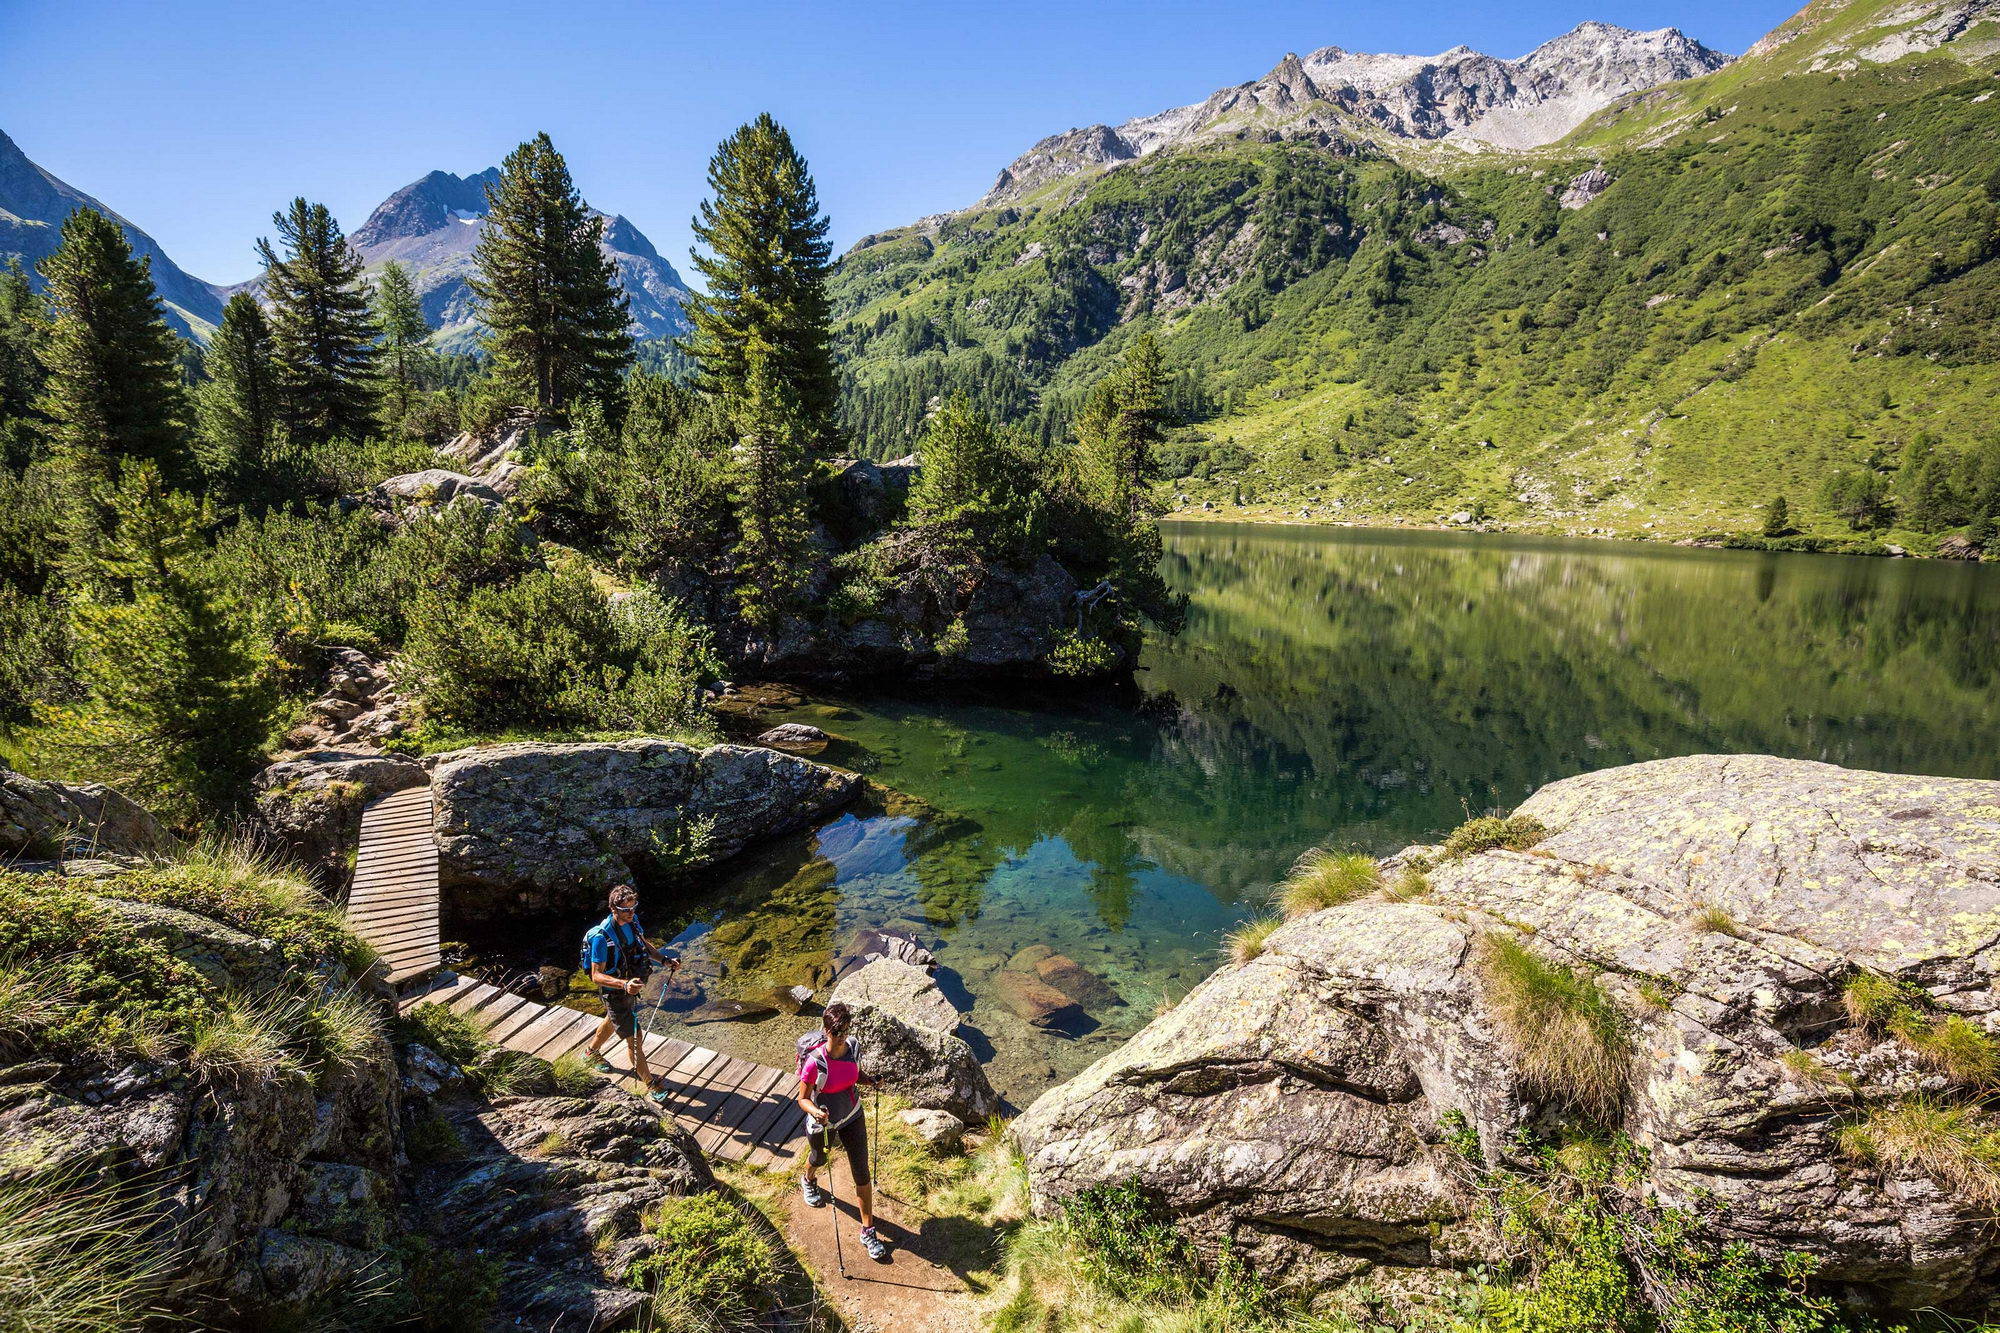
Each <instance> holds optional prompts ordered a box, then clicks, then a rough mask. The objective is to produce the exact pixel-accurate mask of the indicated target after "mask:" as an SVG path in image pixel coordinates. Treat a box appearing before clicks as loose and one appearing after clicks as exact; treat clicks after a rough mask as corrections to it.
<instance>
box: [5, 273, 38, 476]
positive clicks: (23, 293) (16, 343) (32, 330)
mask: <svg viewBox="0 0 2000 1333" xmlns="http://www.w3.org/2000/svg"><path fill="white" fill-rule="evenodd" d="M47 327H48V306H47V304H46V303H45V302H44V301H43V300H42V298H41V296H40V294H39V293H37V292H36V291H35V289H34V288H33V287H32V286H30V285H29V283H28V273H27V270H26V269H24V268H22V267H21V261H20V260H19V259H9V260H8V261H7V266H6V267H5V268H0V467H10V468H21V467H25V466H26V465H27V463H28V462H29V460H31V459H32V458H33V457H34V456H35V455H36V454H37V453H38V452H39V451H40V449H41V430H40V421H41V415H40V413H38V412H36V411H35V406H34V404H35V400H36V399H37V398H39V397H41V393H42V363H41V359H40V358H39V357H37V356H36V355H35V348H36V346H37V345H38V344H39V343H40V342H41V340H42V336H43V334H44V333H45V332H46V331H47Z"/></svg>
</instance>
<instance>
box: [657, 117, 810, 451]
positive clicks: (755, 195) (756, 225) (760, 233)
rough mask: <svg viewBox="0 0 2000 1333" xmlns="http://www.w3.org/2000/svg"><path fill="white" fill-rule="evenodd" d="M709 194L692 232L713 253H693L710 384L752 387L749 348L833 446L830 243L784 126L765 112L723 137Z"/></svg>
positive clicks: (735, 390) (698, 345)
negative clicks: (702, 290) (701, 283)
mask: <svg viewBox="0 0 2000 1333" xmlns="http://www.w3.org/2000/svg"><path fill="white" fill-rule="evenodd" d="M708 184H709V189H710V190H711V191H712V192H713V196H714V197H713V198H711V199H707V200H704V201H703V202H702V205H701V214H700V216H699V217H698V218H696V219H695V222H694V234H695V236H696V238H697V239H699V240H700V241H701V243H702V244H703V245H705V246H707V247H708V249H709V250H710V252H711V253H709V254H707V255H701V254H697V255H695V257H694V265H695V268H696V269H698V270H699V271H700V273H701V275H702V277H703V278H705V279H706V280H707V283H708V295H707V296H706V297H704V298H702V299H700V300H698V301H696V302H695V303H693V304H692V305H691V306H690V307H689V309H688V316H689V318H690V319H692V320H693V321H694V327H695V336H694V340H693V342H692V344H691V347H690V350H691V351H692V353H693V355H694V357H695V360H696V362H697V363H698V365H699V367H700V380H699V383H700V385H701V387H702V389H703V390H704V391H705V392H708V393H711V394H714V395H717V396H720V397H721V398H723V399H725V400H727V401H731V402H737V401H742V400H744V399H747V397H748V396H749V392H750V390H749V382H750V374H751V365H750V362H751V359H752V353H753V349H763V354H765V355H767V356H768V359H769V362H770V365H769V373H770V374H771V375H772V376H773V377H774V378H775V379H776V380H777V381H779V382H781V383H782V384H783V385H784V391H785V393H786V394H787V396H788V397H789V398H790V399H791V400H792V401H793V402H795V403H796V404H797V410H798V412H799V415H800V418H801V421H802V423H803V427H804V430H805V432H806V437H807V439H808V441H809V443H810V445H811V447H812V448H813V449H815V450H818V451H825V450H827V449H829V448H831V446H832V444H833V441H834V438H835V427H834V413H835V410H836V409H837V407H838V406H839V397H840V389H839V381H838V379H837V377H836V375H835V371H834V360H833V344H832V335H831V334H830V333H829V331H828V312H829V306H828V301H827V293H826V283H827V274H828V272H829V270H830V263H829V261H830V259H831V256H832V253H833V251H832V247H831V246H829V245H828V244H827V240H826V230H827V220H826V218H825V217H824V216H823V215H821V213H820V211H819V192H818V190H817V189H816V188H815V187H814V185H813V179H812V173H811V171H809V170H808V169H807V167H806V161H805V159H804V158H803V157H801V156H800V155H799V152H798V150H797V149H796V148H794V147H793V146H792V139H791V136H790V135H789V134H787V133H786V132H785V130H784V128H783V127H782V126H781V125H779V124H778V123H777V122H776V121H775V120H773V119H771V117H770V116H769V115H761V116H759V117H757V119H756V120H754V121H752V122H751V123H750V124H748V125H745V126H743V127H741V128H740V129H738V130H737V131H736V132H735V133H734V134H732V135H730V136H729V137H728V138H727V139H725V140H723V141H722V145H721V146H720V147H719V148H717V149H716V150H715V156H714V157H712V158H710V159H709V163H708Z"/></svg>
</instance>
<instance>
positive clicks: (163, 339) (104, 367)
mask: <svg viewBox="0 0 2000 1333" xmlns="http://www.w3.org/2000/svg"><path fill="white" fill-rule="evenodd" d="M62 237H63V239H62V245H61V246H60V247H59V248H58V249H57V250H56V252H55V253H54V254H52V255H50V256H49V257H48V258H47V259H45V260H43V261H42V264H41V270H42V276H43V277H44V278H45V279H47V281H48V299H49V311H50V323H49V329H48V334H47V336H46V337H45V338H43V339H42V341H41V345H40V347H39V349H38V355H39V356H40V358H41V362H42V367H43V369H44V371H45V372H46V378H45V380H44V381H43V385H42V391H41V395H40V397H39V398H37V399H36V402H35V406H36V409H37V410H38V411H40V412H41V413H42V415H43V416H45V417H47V418H48V422H49V424H48V427H47V433H48V437H49V440H50V442H51V443H52V444H53V446H54V450H55V456H56V461H57V464H58V467H59V471H60V475H61V478H62V483H63V490H64V502H65V519H66V522H67V524H68V526H69V533H68V537H69V539H70V543H71V546H72V548H73V549H76V550H79V551H81V550H82V549H83V548H84V547H87V546H88V545H89V544H91V543H92V542H93V541H94V540H95V539H96V538H98V537H100V536H102V535H104V534H106V533H108V532H110V531H111V530H112V529H113V527H114V526H115V524H116V522H117V516H116V514H115V513H114V512H113V510H112V508H111V502H112V500H113V498H114V497H115V496H116V494H117V492H118V490H119V488H120V486H121V485H122V483H123V475H124V472H125V471H126V469H127V468H128V467H131V466H133V465H136V464H141V463H144V464H148V465H150V466H152V467H153V468H155V469H157V471H158V472H159V473H160V475H161V476H163V477H164V478H166V480H167V481H168V482H169V483H170V484H178V483H180V482H181V481H183V480H185V478H186V476H187V473H188V462H189V459H188V452H187V433H186V427H185V416H186V406H187V405H186V399H185V396H184V395H183V393H182V389H181V378H180V340H179V339H177V338H175V337H174V334H173V331H172V330H171V329H169V328H168V327H167V324H166V321H165V320H164V319H163V318H162V317H161V313H160V303H159V298H158V296H157V295H156V293H155V292H154V290H153V279H152V275H151V273H150V271H149V267H148V265H147V264H146V262H145V261H144V260H141V259H135V258H133V255H132V248H131V247H130V246H129V245H127V244H126V243H125V235H124V233H123V232H122V231H120V230H119V228H118V225H117V224H116V223H114V222H112V221H111V220H110V219H109V218H107V217H105V216H104V215H103V214H102V213H99V212H97V211H95V210H94V209H88V208H80V209H78V210H77V211H76V212H74V213H72V214H70V215H69V217H68V218H66V219H65V220H64V221H63V226H62Z"/></svg>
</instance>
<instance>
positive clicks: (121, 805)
mask: <svg viewBox="0 0 2000 1333" xmlns="http://www.w3.org/2000/svg"><path fill="white" fill-rule="evenodd" d="M173 845H174V839H173V835H172V834H170V833H168V832H167V830H166V829H165V828H164V827H162V826H161V824H160V821H158V820H157V819H154V818H153V816H152V815H151V814H149V813H148V812H147V811H146V810H145V809H144V808H143V807H141V806H140V805H139V804H138V803H137V802H135V801H133V800H131V799H130V798H129V797H127V796H125V795H124V794H123V793H122V792H118V791H114V790H113V789H112V788H110V787H107V786H105V785H104V784H103V783H101V782H76V783H72V782H42V781H39V780H37V779H35V778H29V777H23V776H22V775H21V774H19V773H16V772H15V771H14V770H13V769H11V768H9V767H7V765H6V764H5V763H4V762H0V863H4V862H8V861H14V860H19V859H28V860H44V859H66V858H70V857H103V856H117V857H131V856H140V857H143V856H153V855H157V854H159V853H161V852H165V851H167V850H168V849H170V848H171V847H172V846H173Z"/></svg>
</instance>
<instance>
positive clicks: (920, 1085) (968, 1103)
mask: <svg viewBox="0 0 2000 1333" xmlns="http://www.w3.org/2000/svg"><path fill="white" fill-rule="evenodd" d="M854 1036H855V1040H856V1042H857V1043H859V1045H860V1047H861V1072H862V1073H863V1074H865V1075H867V1076H868V1077H869V1078H872V1079H876V1080H878V1081H879V1082H880V1083H881V1084H882V1086H883V1087H884V1088H887V1089H888V1090H889V1091H891V1092H894V1093H898V1094H900V1095H901V1096H902V1097H903V1099H904V1100H905V1101H907V1102H909V1103H910V1105H912V1106H915V1107H920V1108H923V1109H926V1110H932V1111H949V1112H950V1113H951V1114H953V1115H955V1116H957V1117H958V1118H959V1119H960V1120H963V1121H965V1122H966V1123H967V1124H974V1125H983V1124H985V1123H986V1122H987V1121H988V1120H990V1119H991V1118H992V1117H994V1116H996V1115H998V1114H1000V1112H1001V1111H1002V1109H1003V1104H1002V1102H1001V1100H1000V1095H999V1094H998V1093H996V1092H994V1091H993V1085H992V1084H991V1083H989V1082H987V1081H986V1071H985V1070H984V1069H983V1068H981V1067H980V1064H979V1058H978V1057H977V1056H975V1055H974V1054H973V1053H972V1048H971V1047H970V1046H967V1045H966V1044H965V1042H964V1041H962V1040H960V1039H959V1038H958V1037H955V1036H953V1035H952V1034H950V1033H949V1032H939V1031H938V1030H936V1029H935V1028H928V1027H919V1026H917V1025H916V1024H914V1023H908V1022H905V1021H904V1020H902V1019H900V1018H898V1017H896V1015H894V1014H892V1013H890V1012H889V1011H888V1010H886V1009H881V1008H878V1007H876V1006H875V1005H872V1004H863V1005H857V1006H855V1010H854Z"/></svg>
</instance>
